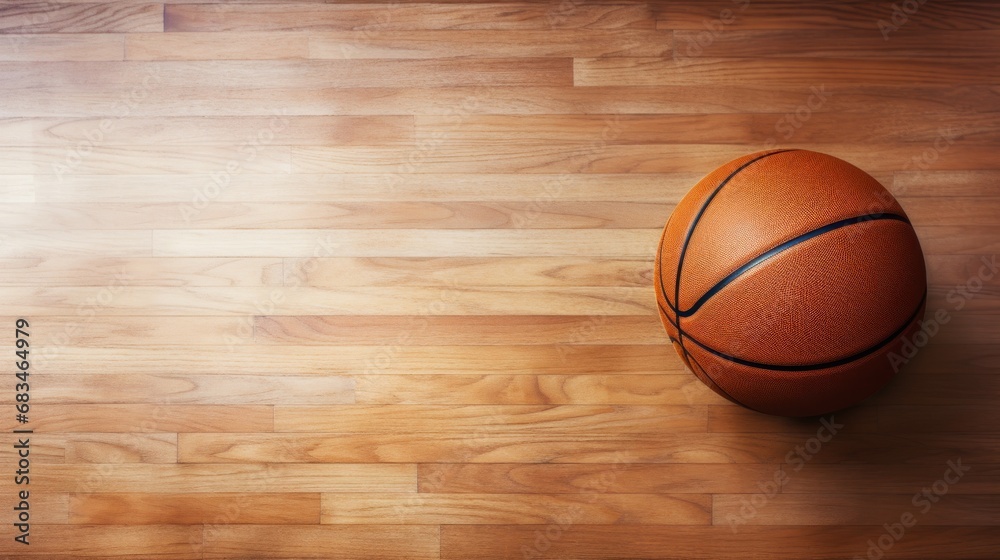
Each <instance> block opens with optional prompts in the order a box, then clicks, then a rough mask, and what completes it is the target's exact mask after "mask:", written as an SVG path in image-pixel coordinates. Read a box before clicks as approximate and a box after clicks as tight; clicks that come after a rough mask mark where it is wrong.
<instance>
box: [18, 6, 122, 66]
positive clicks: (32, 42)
mask: <svg viewBox="0 0 1000 560" xmlns="http://www.w3.org/2000/svg"><path fill="white" fill-rule="evenodd" d="M2 17H3V16H2V15H0V18H2ZM124 59H125V36H124V35H119V34H112V33H74V34H61V35H46V34H32V35H7V36H6V40H5V41H0V61H2V62H28V61H35V62H54V61H67V60H71V61H79V62H84V61H90V62H94V61H108V60H124Z"/></svg>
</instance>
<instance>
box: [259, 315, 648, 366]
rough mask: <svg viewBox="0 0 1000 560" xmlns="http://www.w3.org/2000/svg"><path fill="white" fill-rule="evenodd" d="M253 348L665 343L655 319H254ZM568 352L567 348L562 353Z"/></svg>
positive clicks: (494, 317)
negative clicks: (373, 344) (375, 343)
mask: <svg viewBox="0 0 1000 560" xmlns="http://www.w3.org/2000/svg"><path fill="white" fill-rule="evenodd" d="M254 328H255V331H256V338H255V340H256V342H257V343H258V344H324V345H330V344H334V345H339V344H348V345H352V344H364V343H366V342H371V341H372V340H385V341H387V346H386V351H387V352H388V353H389V359H390V361H391V360H392V356H393V355H394V353H393V352H391V346H390V345H391V344H392V343H394V342H395V343H406V344H407V345H415V346H419V345H440V344H447V345H484V344H485V345H491V344H502V345H509V344H517V345H521V344H565V345H576V344H666V334H664V333H662V332H661V331H662V330H663V329H662V327H661V326H660V324H659V319H658V318H657V317H655V316H648V315H646V316H604V315H602V316H597V317H573V316H516V315H510V316H450V317H448V316H444V317H442V316H432V315H424V316H418V317H412V316H411V317H402V316H395V317H393V316H381V317H374V316H367V317H366V316H301V317H296V316H284V317H278V316H273V317H259V318H257V319H255V327H254ZM567 350H569V349H567Z"/></svg>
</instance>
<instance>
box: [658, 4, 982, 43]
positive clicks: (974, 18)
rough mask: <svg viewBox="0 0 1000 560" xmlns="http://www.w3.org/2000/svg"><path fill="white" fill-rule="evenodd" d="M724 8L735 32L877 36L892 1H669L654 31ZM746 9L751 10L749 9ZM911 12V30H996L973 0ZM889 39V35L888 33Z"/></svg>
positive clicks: (689, 23) (689, 25) (695, 21)
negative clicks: (805, 3) (840, 32)
mask: <svg viewBox="0 0 1000 560" xmlns="http://www.w3.org/2000/svg"><path fill="white" fill-rule="evenodd" d="M726 8H729V9H730V14H729V15H727V16H726V17H725V19H726V20H727V21H730V20H731V22H730V23H727V24H726V26H727V27H726V29H727V31H728V30H741V29H807V30H809V31H810V33H811V32H813V31H815V30H817V29H820V30H822V29H829V28H838V29H859V30H863V31H868V32H869V33H871V34H872V35H874V36H876V37H879V38H881V36H880V34H879V32H878V25H877V22H878V20H885V21H886V22H887V23H889V24H891V18H892V16H893V11H894V10H893V7H892V2H889V1H880V2H861V1H857V0H852V1H849V2H837V3H833V4H825V3H824V4H814V5H809V6H804V7H803V6H792V5H789V4H786V3H784V2H781V1H778V0H763V1H761V2H754V3H753V5H752V6H751V5H750V4H749V3H745V4H739V3H737V4H735V5H734V4H733V3H732V2H727V1H725V0H712V1H709V2H671V3H664V4H662V5H661V4H657V10H656V11H655V15H656V20H657V21H656V23H657V27H658V28H660V29H703V27H704V25H705V23H704V20H705V19H708V20H710V21H711V20H714V19H716V18H720V17H721V15H720V14H721V13H722V10H724V9H726ZM751 8H752V9H751ZM910 11H912V12H913V13H911V14H906V13H904V14H903V15H907V16H908V17H907V18H906V19H905V23H904V25H906V26H907V27H910V26H912V27H914V28H917V29H921V30H924V29H961V30H971V29H993V28H996V27H998V26H1000V18H998V17H997V16H996V13H995V12H992V11H990V10H989V9H988V8H987V6H984V5H983V4H981V3H978V2H975V1H974V0H972V1H970V0H960V1H958V2H950V3H949V4H948V5H947V6H925V5H923V4H920V5H919V7H918V9H916V10H915V11H913V10H910ZM889 36H890V37H893V35H892V34H890V35H889ZM810 37H811V35H810Z"/></svg>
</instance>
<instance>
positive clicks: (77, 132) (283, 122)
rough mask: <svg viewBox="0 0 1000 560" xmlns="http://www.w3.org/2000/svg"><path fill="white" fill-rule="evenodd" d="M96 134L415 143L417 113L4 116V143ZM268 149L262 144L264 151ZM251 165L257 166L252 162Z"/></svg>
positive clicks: (61, 142) (242, 142) (182, 142)
mask: <svg viewBox="0 0 1000 560" xmlns="http://www.w3.org/2000/svg"><path fill="white" fill-rule="evenodd" d="M95 138H97V140H96V143H97V144H105V145H110V144H129V145H132V144H134V145H143V144H145V145H150V146H157V147H162V146H168V145H169V146H227V147H233V146H239V147H241V148H244V149H246V148H247V147H248V146H268V145H269V144H277V143H281V144H284V145H288V144H305V145H310V144H319V145H325V146H352V145H354V146H366V145H372V144H378V145H391V144H395V143H406V144H410V143H411V142H412V140H413V138H414V135H413V117H410V116H402V115H395V116H388V115H385V116H336V115H331V116H325V117H301V116H295V115H281V114H276V115H271V116H268V117H246V116H244V117H208V116H203V117H196V118H192V117H174V118H131V117H120V118H119V117H115V118H111V119H109V118H107V117H102V118H83V119H57V118H55V119H54V118H48V119H30V118H29V119H4V120H2V121H0V146H12V147H16V146H26V145H27V146H31V147H32V148H40V147H42V146H60V147H64V148H71V147H75V146H77V145H78V143H81V142H82V143H87V142H88V140H89V141H90V142H95V140H94V139H95ZM254 141H256V143H253V142H254ZM264 149H266V148H263V147H261V148H259V150H261V151H263V150H264ZM237 153H238V154H239V155H241V156H244V158H245V156H246V155H248V154H247V153H245V152H244V151H240V152H237ZM244 158H241V160H242V159H244ZM147 171H151V170H147ZM246 171H251V170H250V169H249V168H248V169H246ZM272 171H273V170H272ZM48 172H51V170H49V171H48ZM192 172H196V171H195V170H192Z"/></svg>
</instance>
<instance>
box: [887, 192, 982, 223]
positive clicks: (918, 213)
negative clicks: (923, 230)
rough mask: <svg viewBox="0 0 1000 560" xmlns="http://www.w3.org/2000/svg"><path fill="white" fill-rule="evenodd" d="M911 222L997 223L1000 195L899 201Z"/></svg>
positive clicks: (931, 197)
mask: <svg viewBox="0 0 1000 560" xmlns="http://www.w3.org/2000/svg"><path fill="white" fill-rule="evenodd" d="M900 204H902V205H903V209H904V210H906V215H907V216H909V217H910V220H911V221H912V222H913V223H915V224H920V225H927V226H931V225H933V226H960V225H961V226H996V225H997V224H998V223H1000V218H998V216H1000V198H998V197H994V196H974V197H963V198H958V197H933V196H928V197H919V198H911V199H903V200H901V201H900Z"/></svg>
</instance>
